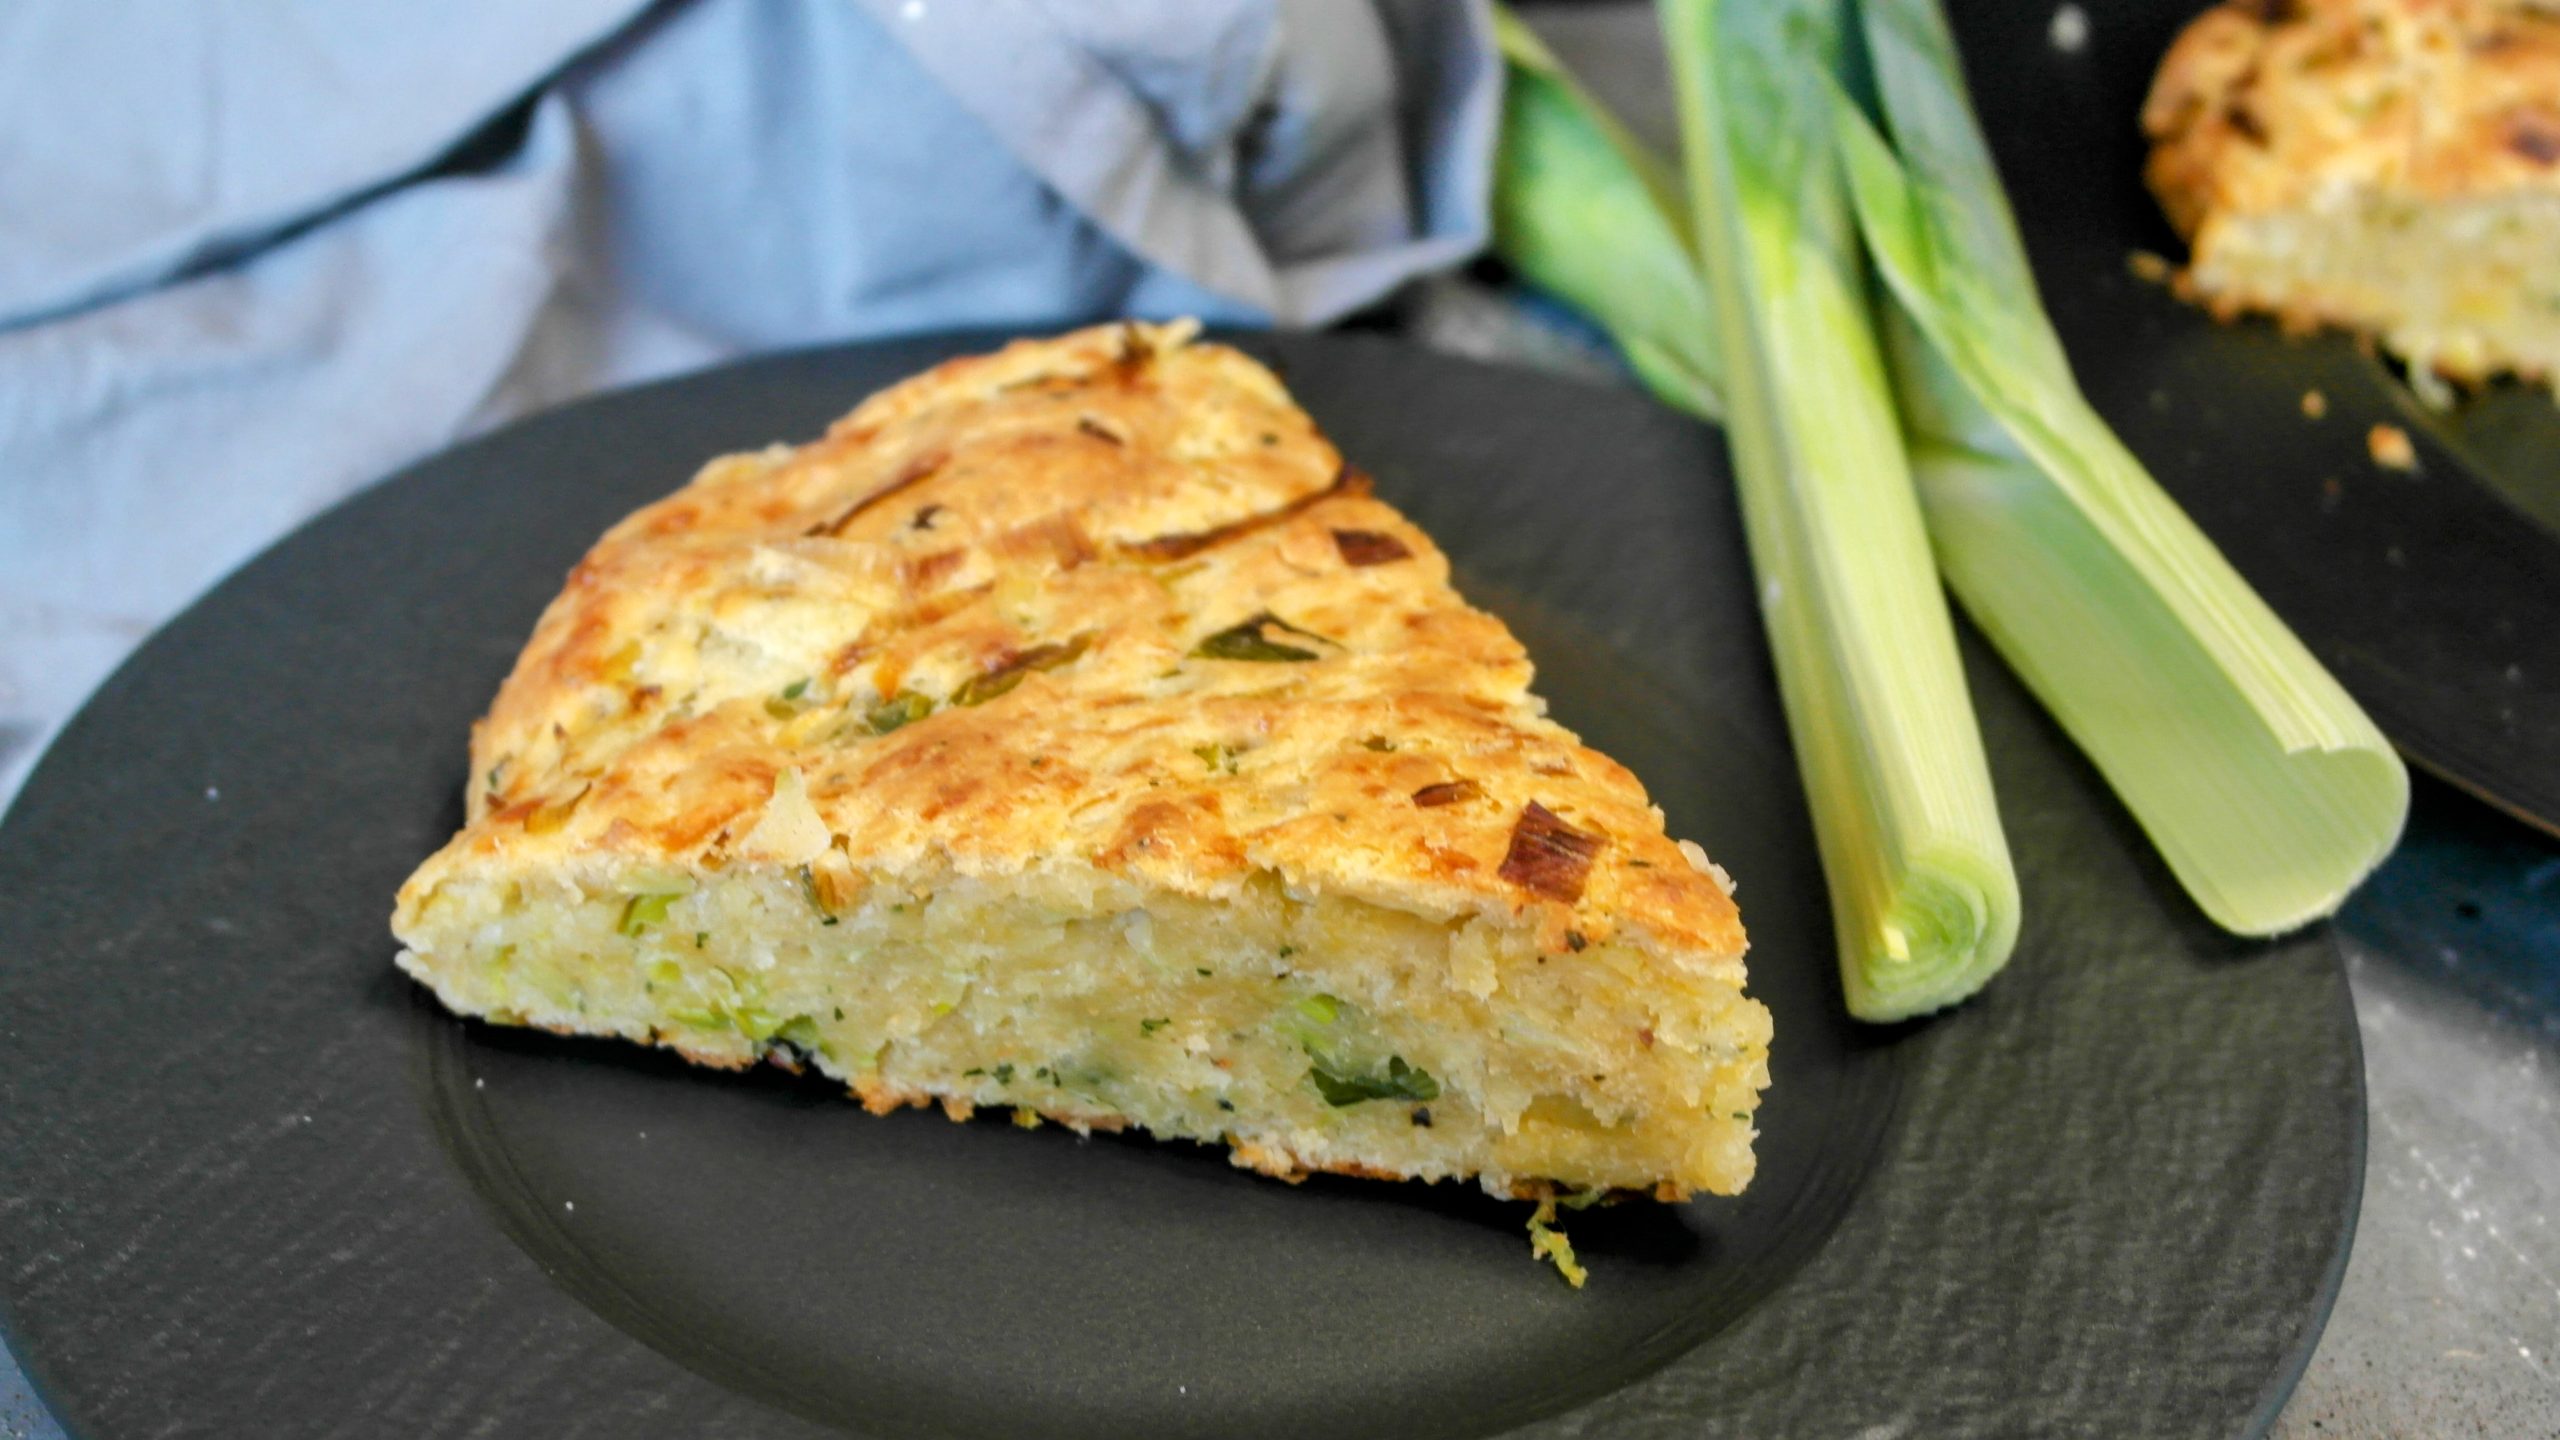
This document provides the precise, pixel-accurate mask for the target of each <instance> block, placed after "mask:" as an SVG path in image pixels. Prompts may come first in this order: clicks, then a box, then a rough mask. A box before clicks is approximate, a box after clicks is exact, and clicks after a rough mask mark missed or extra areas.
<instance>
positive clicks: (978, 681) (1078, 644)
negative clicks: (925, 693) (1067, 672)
mask: <svg viewBox="0 0 2560 1440" xmlns="http://www.w3.org/2000/svg"><path fill="white" fill-rule="evenodd" d="M1091 643H1092V642H1091V641H1090V640H1089V639H1087V638H1086V637H1084V636H1081V635H1079V636H1077V637H1076V638H1075V639H1073V640H1070V641H1068V642H1066V643H1065V644H1063V645H1061V644H1056V643H1051V644H1047V645H1034V646H1032V647H1031V648H1030V649H1028V650H1025V651H1022V652H1020V653H1019V654H1016V655H1014V656H1013V657H1011V658H1010V659H1007V660H1006V661H1005V662H1004V663H1002V664H1000V665H998V666H997V667H996V668H994V669H993V670H990V671H988V672H986V673H985V674H983V675H972V676H970V677H969V679H968V681H967V683H965V684H963V685H962V686H961V687H960V688H959V689H957V690H955V691H953V692H951V703H952V704H954V705H984V704H986V703H987V702H988V701H990V700H993V699H994V698H996V697H997V696H999V695H1002V694H1004V693H1006V692H1007V691H1009V690H1011V689H1013V687H1014V686H1016V685H1019V684H1021V683H1022V682H1023V680H1024V678H1025V677H1027V676H1029V675H1030V674H1031V673H1032V672H1033V671H1036V670H1055V669H1057V668H1058V667H1059V666H1061V665H1065V664H1068V663H1070V662H1071V661H1073V660H1075V659H1076V658H1077V657H1078V656H1080V655H1082V654H1084V651H1085V647H1086V646H1087V645H1089V644H1091Z"/></svg>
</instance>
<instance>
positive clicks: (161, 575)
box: [0, 0, 1500, 795]
mask: <svg viewBox="0 0 2560 1440" xmlns="http://www.w3.org/2000/svg"><path fill="white" fill-rule="evenodd" d="M1499 83H1500V67H1499V65H1498V63H1497V62H1496V60H1495V59H1494V57H1493V54H1492V50H1491V43H1490V26H1489V21H1488V17H1487V15H1486V13H1485V9H1484V6H1483V4H1482V0H1470V3H1464V4H1452V3H1445V0H838V3H820V0H676V3H666V4H659V5H654V6H650V5H644V4H642V3H640V0H546V3H543V4H539V5H526V4H522V3H520V0H447V3H444V4H439V5H430V6H395V5H381V4H375V5H345V4H324V3H321V0H309V3H285V0H275V3H268V4H238V3H229V0H204V3H201V4H188V3H172V0H16V3H14V4H12V5H10V6H6V7H0V557H5V559H0V636H5V637H6V638H5V639H0V739H5V738H7V737H8V734H9V732H10V731H12V730H14V731H15V735H16V738H17V739H18V740H20V742H21V743H20V744H19V745H18V746H17V747H16V749H15V751H14V753H6V754H0V795H6V794H8V793H11V792H13V791H14V789H15V785H16V781H17V780H18V778H20V776H21V774H22V772H23V769H24V766H25V764H26V761H27V759H28V758H29V756H30V755H31V753H32V751H33V749H34V748H35V747H34V746H33V745H31V744H27V743H24V742H25V741H26V740H27V738H28V737H29V736H31V735H38V734H41V733H43V732H45V731H48V730H49V729H50V728H51V727H52V726H53V725H54V724H56V723H58V722H59V720H60V719H61V718H62V717H63V716H65V715H66V714H67V713H68V712H69V710H70V709H71V708H72V706H73V705H75V704H76V703H77V701H78V699H79V697H81V696H82V695H84V694H86V693H87V691H88V690H89V688H90V687H91V686H92V685H94V684H95V682H96V681H97V680H98V679H99V678H101V677H102V676H103V675H104V673H105V671H106V669H107V668H108V667H109V666H110V665H111V664H112V663H113V662H114V660H115V659H116V658H118V657H120V656H121V655H122V654H123V653H124V652H125V650H127V649H128V648H129V647H130V646H131V645H132V644H133V643H134V642H135V641H136V640H138V639H139V638H140V637H141V636H142V635H144V634H146V633H147V632H148V631H149V629H150V628H151V627H152V626H154V625H156V624H157V623H158V622H159V621H161V620H162V619H165V618H166V617H167V616H168V615H169V614H170V613H172V612H173V611H174V610H175V609H176V608H177V607H178V606H180V605H181V604H183V603H184V602H185V601H186V600H187V599H189V598H191V597H192V596H193V595H194V594H195V593H197V592H198V591H200V590H201V589H202V588H203V587H204V586H205V585H207V584H208V583H210V582H211V581H212V580H214V579H215V578H217V577H218V576H220V575H221V574H222V573H223V572H224V571H226V570H228V569H229V568H231V567H232V566H233V565H235V564H237V563H238V562H240V561H241V560H243V559H245V558H246V557H247V556H249V555H250V554H252V553H254V552H255V551H256V550H257V549H258V548H260V547H261V546H263V545H264V544H266V543H267V542H269V541H270V540H272V539H274V538H275V537H276V536H277V535H279V534H281V533H282V532H283V531H284V530H286V529H288V528H290V527H291V526H292V525H293V524H294V523H296V522H297V521H299V520H301V519H303V518H304V517H306V516H308V515H310V514H311V513H313V512H314V511H316V510H317V509H319V508H321V507H322V506H324V505H325V504H327V503H328V502H329V501H331V500H333V499H335V498H337V497H339V496H341V495H343V494H345V493H347V492H348V491H349V490H351V489H353V488H355V487H356V486H358V485H360V484H363V483H365V482H366V481H368V480H371V479H373V478H376V477H378V476H380V475H382V474H384V473H387V472H388V471H390V470H392V469H394V468H397V467H398V466H399V465H400V464H402V463H404V462H406V461H408V460H411V459H414V458H417V457H419V456H421V455H423V454H426V453H428V452H431V451H433V450H435V449H438V448H440V447H442V446H445V445H447V444H450V443H452V442H453V441H455V440H457V439H460V438H462V437H464V436H467V435H469V434H472V433H474V432H476V431H479V430H482V429H485V428H487V427H489V426H491V425H494V424H496V423H498V422H500V421H503V420H505V419H507V418H510V417H512V416H515V415H519V414H522V413H524V412H526V411H528V410H531V409H535V408H538V407H541V406H544V405H549V404H553V403H556V402H558V401H560V400H563V399H566V398H569V397H571V396H574V395H577V394H580V393H583V392H586V391H590V390H594V389H598V388H601V387H605V386H612V385H620V384H626V383H630V382H633V381H638V380H642V379H647V378H650V377H653V376H659V375H665V374H669V373H673V372H677V371H681V370H686V369H691V368H695V367H699V366H702V365H706V364H710V363H713V362H716V361H719V360H721V359H724V358H728V357H731V356H734V355H738V354H741V353H744V352H748V351H753V350H760V349H769V348H774V347H779V346H793V345H804V344H813V343H818V342H823V341H832V340H847V339H860V338H866V337H874V336H883V335H891V334H901V333H912V332H915V331H921V330H929V329H939V328H946V327H958V326H990V327H1003V328H1009V329H1018V330H1024V331H1034V330H1046V329H1053V328H1058V327H1062V326H1065V325H1068V324H1072V323H1077V322H1081V321H1086V320H1090V319H1096V318H1101V317H1105V316H1110V315H1119V314H1136V315H1146V316H1159V317H1161V316H1171V315H1176V314H1197V315H1201V316H1204V317H1206V318H1208V319H1210V320H1213V321H1228V322H1235V323H1246V324H1254V323H1277V324H1285V325H1311V324H1319V323H1322V322H1325V321H1327V320H1330V319H1333V318H1336V317H1338V316H1340V315H1342V314H1344V313H1345V312H1347V311H1349V310H1352V309H1354V308H1357V307H1358V306H1361V305H1363V304H1366V303H1368V302H1370V301H1373V300H1375V299H1377V298H1379V297H1381V296H1383V295H1384V294H1386V293H1387V292H1388V291H1389V290H1391V289H1392V288H1394V287H1395V286H1396V285H1398V284H1399V283H1401V282H1402V281H1404V280H1406V279H1408V278H1410V277H1412V276H1414V275H1416V274H1418V273H1421V272H1424V271H1427V270H1430V269H1434V268H1437V267H1442V266H1446V265H1449V264H1452V263H1454V262H1456V261H1458V260H1460V259H1463V258H1464V257H1465V256H1467V255H1468V254H1470V253H1471V252H1472V251H1474V250H1475V249H1476V248H1477V247H1479V246H1480V245H1481V244H1482V243H1483V240H1484V238H1485V227H1486V218H1485V216H1486V193H1485V192H1486V186H1487V183H1488V176H1489V166H1490V160H1491V155H1490V149H1491V145H1492V142H1493V133H1494V129H1495V123H1496V118H1497V114H1496V112H1497V107H1498V103H1499V93H1498V86H1499ZM856 398H858V397H855V396H847V397H846V403H847V404H848V405H850V404H851V403H852V402H853V400H855V399H856ZM773 438H776V439H785V438H792V437H781V436H777V437H773ZM314 623H325V617H314Z"/></svg>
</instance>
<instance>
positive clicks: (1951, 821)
mask: <svg viewBox="0 0 2560 1440" xmlns="http://www.w3.org/2000/svg"><path fill="white" fill-rule="evenodd" d="M1662 18H1663V28H1664V33H1665V37H1666V39H1667V41H1668V44H1669V49H1670V53H1671V61H1672V75H1673V79H1674V81H1675V83H1676V86H1677V89H1678V92H1679V101H1680V120H1681V133H1682V151H1683V153H1684V155H1685V157H1686V160H1687V164H1688V176H1689V194H1690V202H1691V204H1692V206H1693V207H1694V208H1693V210H1692V212H1691V227H1692V231H1693V233H1694V235H1695V237H1696V242H1697V246H1698V249H1699V252H1700V254H1701V256H1702V258H1703V262H1704V267H1705V271H1706V275H1707V280H1708V288H1709V293H1710V296H1711V299H1712V306H1713V309H1714V312H1715V318H1716V322H1717V326H1718V331H1719V335H1720V340H1721V345H1722V349H1723V354H1724V381H1725V392H1724V393H1725V401H1726V409H1727V412H1728V413H1727V424H1726V430H1727V435H1728V437H1729V439H1730V441H1731V444H1732V451H1733V457H1734V468H1735V472H1736V476H1737V481H1738V485H1739V489H1740V493H1741V498H1742V509H1743V518H1744V528H1745V531H1746V534H1747V536H1748V538H1749V541H1750V546H1751V555H1752V560H1753V564H1754V566H1755V568H1756V569H1757V570H1758V572H1759V577H1760V594H1761V608H1762V614H1763V619H1764V621H1765V623H1766V624H1767V626H1768V630H1769V639H1770V648H1771V651H1772V653H1773V655H1774V658H1775V660H1776V663H1777V671H1778V684H1779V690H1780V693H1781V695H1782V696H1783V698H1784V700H1785V703H1786V710H1787V719H1788V724H1789V728H1790V730H1791V731H1792V732H1793V734H1794V737H1795V744H1796V756H1797V763H1798V765H1799V767H1800V768H1801V770H1802V772H1803V777H1804V782H1805V790H1806V792H1807V795H1808V797H1809V799H1810V800H1811V803H1812V810H1813V820H1814V832H1815V836H1816V839H1817V840H1818V842H1819V844H1820V847H1821V852H1822V862H1823V870H1824V873H1825V875H1826V876H1827V877H1828V879H1829V881H1830V890H1831V905H1832V915H1833V921H1834V928H1835V931H1836V934H1837V938H1838V941H1839V947H1840V970H1841V977H1842V980H1843V984H1844V988H1845V990H1846V992H1847V998H1848V1003H1849V1009H1850V1012H1851V1013H1852V1014H1855V1015H1857V1016H1858V1017H1860V1018H1861V1019H1867V1020H1894V1019H1900V1018H1903V1017H1905V1016H1910V1015H1917V1014H1921V1013H1924V1012H1926V1011H1930V1010H1935V1009H1938V1008H1940V1007H1942V1006H1945V1005H1948V1004H1951V1003H1953V1002H1955V1001H1957V1000H1961V999H1963V998H1964V997H1965V996H1967V995H1970V994H1972V993H1973V992H1974V991H1975V990H1977V989H1979V988H1981V986H1982V984H1983V983H1984V982H1985V981H1987V980H1988V979H1989V978H1990V977H1991V975H1992V974H1993V972H1995V971H1996V970H1998V969H1999V967H2000V965H2001V964H2002V963H2003V962H2004V961H2006V960H2007V959H2008V956H2009V950H2010V947H2011V945H2012V944H2013V943H2014V942H2015V940H2016V938H2017V930H2018V885H2017V877H2016V874H2015V872H2014V871H2013V869H2012V868H2011V865H2010V860H2009V851H2008V845H2007V842H2006V841H2005V840H2004V839H2003V837H2002V834H2001V829H2000V817H1999V813H1998V811H1997V809H1996V808H1995V807H1994V805H1993V803H1992V794H1991V779H1990V775H1989V772H1988V770H1987V768H1986V767H1985V765H1984V763H1983V755H1982V740H1981V735H1980V731H1979V730H1978V729H1977V727H1976V725H1975V722H1974V715H1973V706H1972V703H1971V701H1970V700H1969V699H1968V697H1967V695H1966V693H1965V687H1964V675H1963V671H1962V669H1961V666H1960V663H1959V661H1958V659H1957V656H1956V649H1955V637H1954V634H1953V631H1952V627H1951V624H1950V621H1949V619H1948V615H1947V608H1946V600H1945V596H1944V593H1943V592H1942V591H1941V590H1940V589H1939V587H1938V577H1937V572H1936V570H1935V569H1934V568H1933V566H1932V565H1931V562H1930V557H1929V543H1928V538H1927V536H1926V534H1925V532H1924V531H1923V529H1922V525H1921V518H1920V511H1919V506H1918V503H1917V501H1916V499H1915V497H1914V495H1913V490H1912V481H1911V475H1910V472H1909V469H1908V465H1907V462H1906V459H1905V457H1904V454H1903V449H1902V438H1901V433H1900V428H1899V426H1898V424H1897V422H1896V418H1895V414H1894V409H1893V400H1892V395H1891V392H1890V390H1889V388H1888V382H1887V379H1886V374H1885V369H1884V364H1883V359H1882V356H1881V355H1880V354H1879V353H1878V349H1877V344H1876V339H1875V335H1874V332H1873V331H1872V329H1871V328H1870V324H1871V318H1872V317H1871V311H1870V307H1869V300H1868V297H1869V289H1868V282H1867V277H1866V273H1865V269H1864V266H1863V264H1862V262H1861V260H1860V258H1859V251H1858V235H1857V229H1856V224H1855V221H1854V219H1853V217H1852V214H1851V211H1850V208H1849V201H1848V196H1847V194H1846V192H1845V190H1844V188H1843V184H1842V180H1841V174H1840V166H1839V161H1838V158H1837V156H1838V152H1837V150H1836V148H1835V144H1834V140H1833V136H1832V125H1833V114H1832V108H1831V104H1830V94H1831V92H1830V88H1829V87H1830V85H1831V81H1830V78H1829V77H1830V73H1831V69H1832V67H1833V66H1834V65H1836V64H1837V63H1838V61H1839V55H1840V50H1841V46H1842V42H1843V39H1844V33H1845V29H1846V18H1845V15H1844V12H1843V10H1842V8H1841V5H1840V4H1839V3H1835V0H1662Z"/></svg>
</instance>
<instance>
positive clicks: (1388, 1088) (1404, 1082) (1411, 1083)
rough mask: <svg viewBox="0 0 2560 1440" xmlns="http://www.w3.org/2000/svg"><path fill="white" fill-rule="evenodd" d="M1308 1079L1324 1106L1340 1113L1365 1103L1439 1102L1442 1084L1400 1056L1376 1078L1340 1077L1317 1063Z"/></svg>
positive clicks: (1393, 1056) (1362, 1076)
mask: <svg viewBox="0 0 2560 1440" xmlns="http://www.w3.org/2000/svg"><path fill="white" fill-rule="evenodd" d="M1307 1078H1308V1079H1310V1080H1312V1081H1314V1082H1315V1086H1316V1093H1317V1094H1319V1095H1322V1096H1323V1097H1324V1103H1326V1104H1327V1105H1331V1106H1334V1107H1335V1108H1337V1109H1339V1108H1341V1107H1342V1106H1345V1105H1357V1104H1359V1103H1360V1102H1362V1101H1364V1100H1437V1099H1439V1098H1440V1082H1439V1081H1437V1080H1434V1079H1432V1078H1431V1072H1430V1071H1428V1070H1424V1069H1421V1068H1419V1067H1417V1066H1412V1065H1407V1064H1406V1063H1404V1057H1403V1056H1401V1055H1392V1056H1389V1057H1388V1058H1387V1068H1386V1069H1385V1070H1384V1071H1383V1072H1380V1073H1378V1074H1373V1075H1342V1074H1337V1073H1335V1072H1334V1071H1333V1070H1332V1069H1331V1068H1329V1067H1328V1066H1327V1065H1326V1063H1325V1061H1323V1060H1322V1059H1318V1060H1317V1061H1316V1063H1315V1065H1314V1066H1313V1067H1312V1068H1310V1069H1309V1070H1308V1071H1307Z"/></svg>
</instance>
